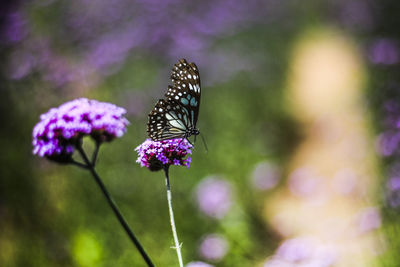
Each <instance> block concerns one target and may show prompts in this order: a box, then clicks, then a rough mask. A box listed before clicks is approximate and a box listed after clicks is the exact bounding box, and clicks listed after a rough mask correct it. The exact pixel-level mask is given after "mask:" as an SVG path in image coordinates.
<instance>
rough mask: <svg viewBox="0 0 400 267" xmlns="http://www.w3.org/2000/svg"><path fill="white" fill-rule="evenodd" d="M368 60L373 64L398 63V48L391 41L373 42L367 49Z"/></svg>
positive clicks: (383, 39)
mask: <svg viewBox="0 0 400 267" xmlns="http://www.w3.org/2000/svg"><path fill="white" fill-rule="evenodd" d="M368 58H369V60H370V61H371V62H372V63H374V64H382V65H393V64H396V63H399V61H400V51H399V46H398V44H397V43H396V42H395V41H393V40H391V39H387V38H382V39H378V40H375V41H374V42H373V43H372V44H371V46H370V47H369V50H368Z"/></svg>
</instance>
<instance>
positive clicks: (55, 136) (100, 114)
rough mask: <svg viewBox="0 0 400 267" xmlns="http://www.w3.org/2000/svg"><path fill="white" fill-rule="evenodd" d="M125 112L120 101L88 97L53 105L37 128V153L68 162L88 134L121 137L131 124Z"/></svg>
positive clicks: (106, 138)
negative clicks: (120, 105) (112, 102)
mask: <svg viewBox="0 0 400 267" xmlns="http://www.w3.org/2000/svg"><path fill="white" fill-rule="evenodd" d="M125 113H126V111H125V109H123V108H121V107H118V106H116V105H113V104H110V103H105V102H99V101H96V100H89V99H86V98H80V99H76V100H73V101H70V102H67V103H64V104H62V105H61V106H59V107H58V108H52V109H50V110H49V111H48V112H47V113H45V114H42V115H41V116H40V122H39V123H38V124H36V126H35V127H34V129H33V142H32V144H33V154H37V155H39V156H40V157H48V158H49V159H52V160H56V161H59V162H65V161H67V160H68V159H70V157H71V156H72V154H73V152H74V149H75V145H76V144H77V142H79V141H80V140H81V138H83V137H84V136H90V137H92V138H93V139H94V140H95V141H96V142H98V143H101V142H109V141H111V140H113V139H114V138H116V137H121V136H122V135H123V134H124V133H125V132H126V126H127V125H128V124H129V121H128V120H127V119H126V118H125V117H124V116H123V115H124V114H125Z"/></svg>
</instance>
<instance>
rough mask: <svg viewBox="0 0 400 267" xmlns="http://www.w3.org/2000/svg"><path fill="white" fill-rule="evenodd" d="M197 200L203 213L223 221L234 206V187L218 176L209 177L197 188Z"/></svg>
mask: <svg viewBox="0 0 400 267" xmlns="http://www.w3.org/2000/svg"><path fill="white" fill-rule="evenodd" d="M196 198H197V204H198V206H199V208H200V210H201V211H202V212H204V213H205V214H206V215H208V216H210V217H214V218H216V219H221V218H223V217H224V216H225V215H226V213H227V212H228V211H229V209H230V207H231V206H232V185H231V184H230V183H229V182H228V181H226V180H224V179H222V178H218V177H216V176H211V177H207V178H205V179H203V180H202V181H201V182H200V183H199V185H198V186H197V189H196Z"/></svg>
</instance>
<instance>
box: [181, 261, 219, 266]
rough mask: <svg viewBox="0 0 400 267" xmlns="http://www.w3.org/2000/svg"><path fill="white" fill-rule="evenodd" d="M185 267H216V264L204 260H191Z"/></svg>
mask: <svg viewBox="0 0 400 267" xmlns="http://www.w3.org/2000/svg"><path fill="white" fill-rule="evenodd" d="M185 267H214V265H211V264H208V263H205V262H202V261H191V262H189V263H188V264H186V265H185Z"/></svg>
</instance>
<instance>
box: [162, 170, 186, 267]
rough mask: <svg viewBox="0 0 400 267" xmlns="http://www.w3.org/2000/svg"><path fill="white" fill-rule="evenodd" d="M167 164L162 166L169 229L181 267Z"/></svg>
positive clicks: (181, 266) (179, 247)
mask: <svg viewBox="0 0 400 267" xmlns="http://www.w3.org/2000/svg"><path fill="white" fill-rule="evenodd" d="M168 170H169V166H165V167H164V172H165V184H166V186H167V198H168V208H169V217H170V219H171V229H172V235H173V236H174V242H175V247H174V248H175V249H176V254H177V256H178V261H179V266H180V267H183V260H182V253H181V244H179V240H178V234H177V232H176V227H175V219H174V211H173V209H172V194H171V186H170V184H169V174H168Z"/></svg>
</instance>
